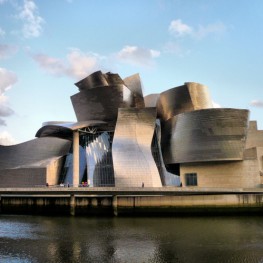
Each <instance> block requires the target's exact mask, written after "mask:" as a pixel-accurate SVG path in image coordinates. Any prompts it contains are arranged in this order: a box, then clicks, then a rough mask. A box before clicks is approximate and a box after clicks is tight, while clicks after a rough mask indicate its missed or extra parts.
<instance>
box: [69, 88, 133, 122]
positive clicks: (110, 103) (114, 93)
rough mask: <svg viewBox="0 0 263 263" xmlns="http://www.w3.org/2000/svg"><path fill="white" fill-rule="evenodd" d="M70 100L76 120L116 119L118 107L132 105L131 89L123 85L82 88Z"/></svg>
mask: <svg viewBox="0 0 263 263" xmlns="http://www.w3.org/2000/svg"><path fill="white" fill-rule="evenodd" d="M71 101H72V104H73V107H74V110H75V114H76V117H77V120H78V121H87V120H99V121H116V120H117V114H118V108H123V107H130V106H131V105H132V100H131V91H130V90H129V89H128V88H127V87H126V86H124V85H118V86H104V87H98V88H93V89H89V90H84V91H81V92H79V93H77V94H75V95H73V96H71Z"/></svg>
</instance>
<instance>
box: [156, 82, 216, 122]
mask: <svg viewBox="0 0 263 263" xmlns="http://www.w3.org/2000/svg"><path fill="white" fill-rule="evenodd" d="M212 107H213V105H212V100H211V99H210V95H209V92H208V88H207V87H206V86H204V85H201V84H198V83H194V82H187V83H185V85H183V86H179V87H176V88H172V89H169V90H167V91H164V92H162V93H161V94H160V97H159V99H158V102H157V114H158V117H159V118H161V120H162V121H166V120H168V119H170V118H172V117H173V116H175V115H177V114H180V113H182V112H188V111H193V110H199V109H207V108H212Z"/></svg>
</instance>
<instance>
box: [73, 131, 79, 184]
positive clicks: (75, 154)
mask: <svg viewBox="0 0 263 263" xmlns="http://www.w3.org/2000/svg"><path fill="white" fill-rule="evenodd" d="M72 183H73V186H75V187H77V186H78V185H79V132H78V131H73V182H72Z"/></svg>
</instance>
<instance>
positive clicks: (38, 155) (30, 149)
mask: <svg viewBox="0 0 263 263" xmlns="http://www.w3.org/2000/svg"><path fill="white" fill-rule="evenodd" d="M70 147H71V143H70V142H69V141H68V140H63V139H58V138H51V137H47V138H40V139H34V140H31V141H28V142H24V143H21V144H17V145H13V146H0V187H21V186H22V187H23V186H31V187H32V186H36V185H45V184H46V182H47V181H49V182H53V181H54V179H55V178H57V180H56V181H58V178H59V175H60V171H61V169H62V167H63V162H64V156H66V155H67V154H68V152H69V150H70ZM50 173H52V174H50ZM56 183H57V182H56Z"/></svg>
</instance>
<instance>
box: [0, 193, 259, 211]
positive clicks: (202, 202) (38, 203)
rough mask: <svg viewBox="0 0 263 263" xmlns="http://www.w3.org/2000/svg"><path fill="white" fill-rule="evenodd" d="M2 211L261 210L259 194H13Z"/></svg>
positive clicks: (3, 201) (3, 202) (1, 204)
mask: <svg viewBox="0 0 263 263" xmlns="http://www.w3.org/2000/svg"><path fill="white" fill-rule="evenodd" d="M0 211H1V213H2V214H57V215H86V216H89V215H109V216H111V215H112V216H113V215H115V216H116V215H182V214H229V213H232V214H234V213H235V214H236V213H262V214H263V194H261V193H250V194H247V193H246V194H244V193H238V194H234V193H232V194H211V193H210V194H200V195H198V194H194V195H172V196H167V195H166V196H137V195H136V196H135V195H132V196H127V195H126V196H125V195H120V196H117V195H115V196H77V195H64V196H29V195H28V196H14V195H2V196H1V198H0Z"/></svg>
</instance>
